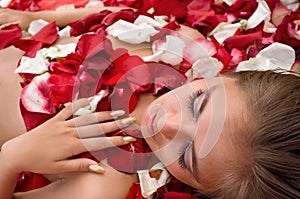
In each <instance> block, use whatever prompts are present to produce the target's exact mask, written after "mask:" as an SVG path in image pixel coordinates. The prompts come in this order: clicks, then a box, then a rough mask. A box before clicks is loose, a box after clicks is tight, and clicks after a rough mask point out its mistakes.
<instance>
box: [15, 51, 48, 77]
mask: <svg viewBox="0 0 300 199" xmlns="http://www.w3.org/2000/svg"><path fill="white" fill-rule="evenodd" d="M48 64H49V62H48V61H47V60H46V59H45V57H44V53H43V51H42V50H39V51H38V52H37V53H36V56H35V57H34V58H30V57H25V56H23V57H22V58H21V62H20V65H19V67H18V68H17V69H16V70H15V73H31V74H42V73H44V72H46V71H48Z"/></svg>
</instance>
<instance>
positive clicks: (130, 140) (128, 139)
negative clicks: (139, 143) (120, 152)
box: [123, 136, 136, 142]
mask: <svg viewBox="0 0 300 199" xmlns="http://www.w3.org/2000/svg"><path fill="white" fill-rule="evenodd" d="M123 140H124V141H125V142H135V141H136V138H134V137H131V136H126V137H123Z"/></svg>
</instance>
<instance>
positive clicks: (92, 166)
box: [89, 164, 105, 174]
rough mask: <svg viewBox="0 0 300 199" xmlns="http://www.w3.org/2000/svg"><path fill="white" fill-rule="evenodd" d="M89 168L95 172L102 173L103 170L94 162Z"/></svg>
mask: <svg viewBox="0 0 300 199" xmlns="http://www.w3.org/2000/svg"><path fill="white" fill-rule="evenodd" d="M89 170H90V171H92V172H94V173H97V174H103V173H104V172H105V170H104V168H103V167H101V166H99V165H95V164H92V165H90V166H89Z"/></svg>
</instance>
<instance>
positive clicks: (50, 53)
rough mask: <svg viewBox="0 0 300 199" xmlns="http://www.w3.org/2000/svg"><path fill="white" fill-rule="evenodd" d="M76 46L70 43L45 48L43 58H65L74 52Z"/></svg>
mask: <svg viewBox="0 0 300 199" xmlns="http://www.w3.org/2000/svg"><path fill="white" fill-rule="evenodd" d="M76 46H77V44H75V43H70V44H63V45H57V46H56V47H50V48H47V49H46V50H45V51H44V57H45V58H51V59H54V58H59V57H66V56H67V55H68V54H70V53H73V52H75V49H76Z"/></svg>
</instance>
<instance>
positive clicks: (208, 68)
mask: <svg viewBox="0 0 300 199" xmlns="http://www.w3.org/2000/svg"><path fill="white" fill-rule="evenodd" d="M222 68H223V63H222V62H220V61H219V60H217V59H216V58H213V57H208V58H201V59H199V60H197V61H196V62H195V63H194V64H193V66H192V68H191V69H189V70H188V71H187V72H186V74H185V75H186V76H187V77H188V81H191V80H193V79H195V78H212V77H216V76H217V75H218V74H219V72H220V71H221V69H222Z"/></svg>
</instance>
